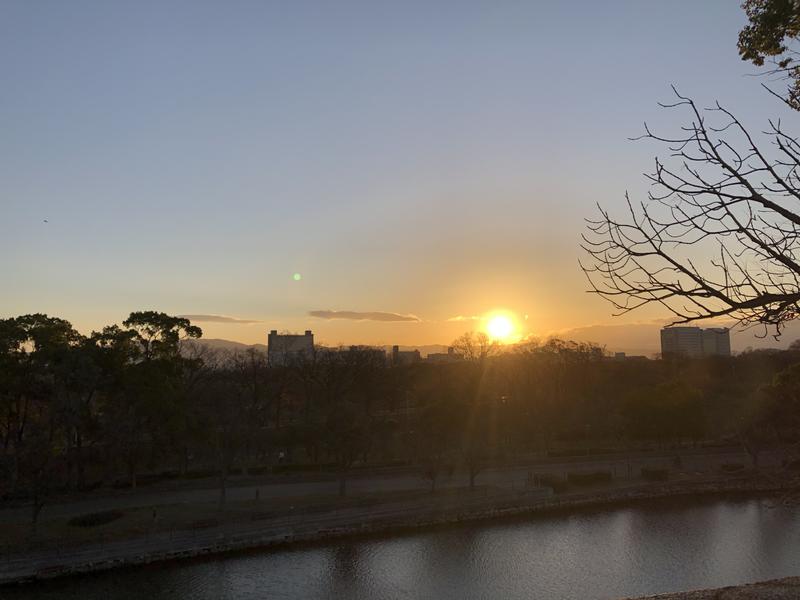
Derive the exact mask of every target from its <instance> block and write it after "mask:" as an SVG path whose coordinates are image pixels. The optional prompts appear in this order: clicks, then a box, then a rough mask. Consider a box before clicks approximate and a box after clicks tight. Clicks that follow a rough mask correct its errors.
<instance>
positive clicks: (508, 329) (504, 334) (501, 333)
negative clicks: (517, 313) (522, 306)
mask: <svg viewBox="0 0 800 600" xmlns="http://www.w3.org/2000/svg"><path fill="white" fill-rule="evenodd" d="M513 331H514V325H513V323H512V322H511V319H509V318H508V317H506V316H505V315H494V316H493V317H490V318H489V322H488V323H486V332H487V333H488V334H489V335H490V336H491V337H492V338H493V339H495V340H498V341H501V342H504V341H506V340H508V338H509V336H510V335H511V333H512V332H513Z"/></svg>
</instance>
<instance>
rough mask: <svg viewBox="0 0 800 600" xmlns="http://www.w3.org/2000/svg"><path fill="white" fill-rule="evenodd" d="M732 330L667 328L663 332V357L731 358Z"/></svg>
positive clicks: (721, 328) (719, 328) (717, 328)
mask: <svg viewBox="0 0 800 600" xmlns="http://www.w3.org/2000/svg"><path fill="white" fill-rule="evenodd" d="M730 355H731V338H730V330H729V329H727V328H724V327H713V328H710V329H701V328H700V327H665V328H664V329H662V330H661V356H662V357H669V356H686V357H689V358H700V357H703V356H730Z"/></svg>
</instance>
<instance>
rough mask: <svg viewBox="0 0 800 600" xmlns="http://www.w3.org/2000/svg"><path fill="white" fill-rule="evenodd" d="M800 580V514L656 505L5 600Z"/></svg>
mask: <svg viewBox="0 0 800 600" xmlns="http://www.w3.org/2000/svg"><path fill="white" fill-rule="evenodd" d="M789 575H800V507H775V506H774V504H773V503H772V502H771V501H769V500H763V499H748V500H731V501H723V500H718V499H715V500H703V501H698V500H695V501H681V502H678V503H676V502H675V501H674V500H673V501H659V502H655V503H650V504H647V505H638V506H634V507H625V508H618V509H608V510H590V511H585V512H581V513H578V514H572V515H567V514H564V515H560V514H559V515H549V516H540V517H536V518H532V519H526V520H515V521H502V522H489V523H482V524H472V525H467V526H459V527H453V528H445V529H436V530H433V531H427V532H420V533H412V534H408V535H403V536H400V537H392V538H373V539H359V540H348V541H342V542H339V543H335V544H330V545H325V546H316V547H304V548H299V549H296V550H283V551H278V552H263V553H249V554H238V555H228V556H226V557H223V558H217V559H213V560H205V561H194V562H184V563H180V562H173V563H169V564H164V565H151V566H148V567H142V568H135V569H127V570H122V571H115V572H106V573H101V574H97V575H91V576H85V577H79V578H74V579H63V580H55V581H51V582H46V583H42V584H35V585H32V586H28V587H23V588H16V589H14V590H12V589H3V590H2V592H0V596H2V597H3V598H5V597H8V598H14V599H16V598H32V599H39V598H41V599H44V598H48V599H49V598H82V599H85V600H111V599H113V600H117V599H122V600H127V599H134V598H135V599H142V598H145V599H147V600H161V599H165V598H170V599H181V600H182V599H186V600H189V599H192V600H205V599H208V600H211V599H214V600H217V599H233V598H236V599H255V598H270V599H278V598H287V599H288V598H292V599H294V598H302V599H306V598H330V599H334V598H335V599H351V598H352V599H367V598H370V599H372V598H403V599H428V598H430V599H442V600H449V599H452V600H456V599H458V600H461V599H478V598H487V599H488V598H506V599H522V598H525V599H526V600H530V599H538V598H547V599H550V598H563V599H571V598H575V599H579V598H580V599H592V598H597V599H603V598H619V597H622V596H629V595H643V594H655V593H660V592H669V591H678V590H683V589H691V588H700V587H715V586H723V585H732V584H737V583H744V582H748V581H755V580H760V579H770V578H774V577H784V576H789Z"/></svg>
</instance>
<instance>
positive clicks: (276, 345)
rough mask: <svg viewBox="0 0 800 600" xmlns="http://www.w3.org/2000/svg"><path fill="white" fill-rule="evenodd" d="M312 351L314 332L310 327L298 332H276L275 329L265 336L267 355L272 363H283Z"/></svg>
mask: <svg viewBox="0 0 800 600" xmlns="http://www.w3.org/2000/svg"><path fill="white" fill-rule="evenodd" d="M312 352H314V334H313V333H311V330H310V329H306V332H305V333H304V334H302V335H300V334H283V333H278V331H277V330H276V329H273V330H272V331H270V332H269V335H268V336H267V356H268V357H269V362H270V363H271V364H273V365H285V364H286V363H288V362H290V361H291V360H292V359H295V358H302V357H303V356H309V355H310V354H311V353H312Z"/></svg>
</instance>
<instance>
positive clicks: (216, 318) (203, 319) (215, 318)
mask: <svg viewBox="0 0 800 600" xmlns="http://www.w3.org/2000/svg"><path fill="white" fill-rule="evenodd" d="M178 316H179V317H181V318H183V319H189V320H190V321H195V322H198V323H231V324H234V325H252V324H253V323H263V321H257V320H254V319H240V318H238V317H226V316H225V315H178Z"/></svg>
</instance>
